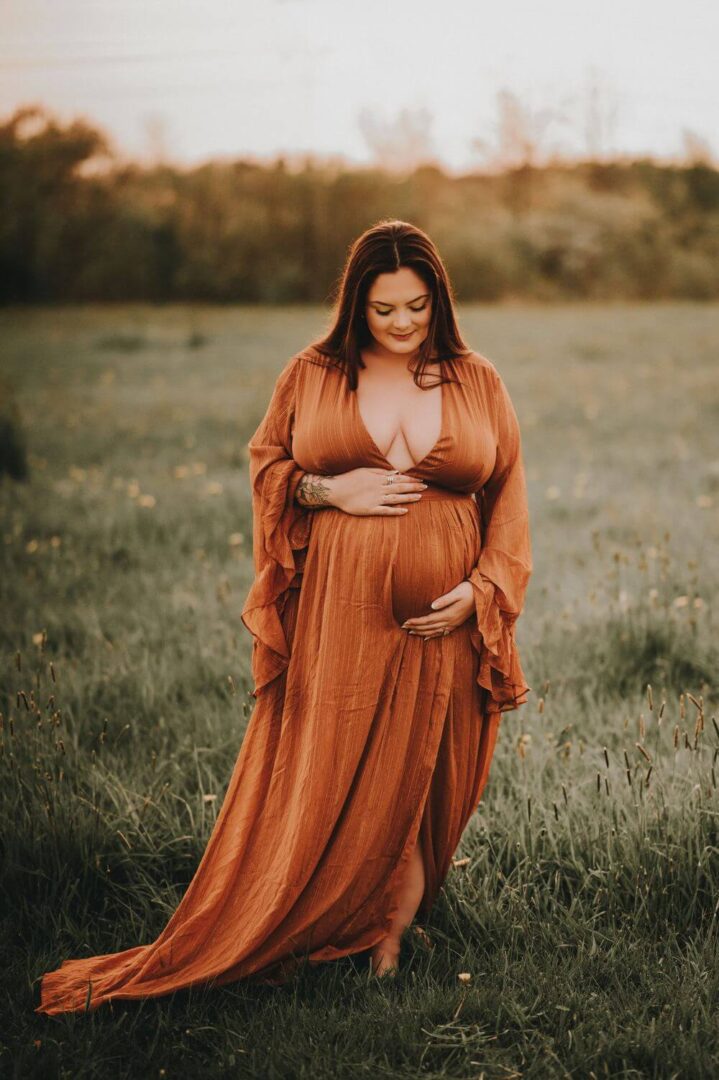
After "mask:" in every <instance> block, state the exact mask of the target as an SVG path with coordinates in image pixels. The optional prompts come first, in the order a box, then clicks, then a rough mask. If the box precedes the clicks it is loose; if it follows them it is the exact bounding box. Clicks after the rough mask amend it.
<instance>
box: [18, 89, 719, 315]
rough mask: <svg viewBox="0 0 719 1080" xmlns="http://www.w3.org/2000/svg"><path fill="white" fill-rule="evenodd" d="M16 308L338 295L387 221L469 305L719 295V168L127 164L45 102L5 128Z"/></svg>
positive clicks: (89, 128)
mask: <svg viewBox="0 0 719 1080" xmlns="http://www.w3.org/2000/svg"><path fill="white" fill-rule="evenodd" d="M0 199H1V200H2V215H0V302H2V303H5V304H7V303H18V302H20V303H32V302H80V301H108V300H110V301H112V300H149V301H156V302H158V301H182V300H205V301H217V302H250V303H294V302H315V303H316V302H320V303H323V302H328V301H330V300H331V298H332V295H333V289H334V286H335V284H336V281H337V278H338V275H339V272H340V270H341V268H342V265H343V263H344V260H345V258H346V254H347V249H348V247H349V245H350V244H351V242H352V241H353V239H354V238H355V237H356V236H357V235H359V234H360V233H361V232H362V231H363V230H364V229H365V228H367V226H368V225H370V224H373V223H374V222H375V221H377V220H379V219H381V218H383V217H396V218H402V219H404V220H408V221H412V222H414V223H415V224H417V225H419V226H420V227H421V228H423V229H425V230H426V231H427V232H428V233H429V234H430V235H431V236H432V238H433V239H434V240H435V242H436V243H437V244H438V246H439V249H440V251H441V253H442V256H443V258H444V260H445V263H446V265H447V268H448V270H449V273H450V276H451V279H452V281H453V284H454V287H455V291H456V294H457V298H458V300H460V301H470V300H500V299H506V298H531V299H536V300H555V299H571V298H620V297H621V298H624V299H641V298H647V299H650V298H651V299H657V298H680V297H684V298H692V299H713V298H716V297H717V296H719V171H718V170H717V169H715V168H714V167H713V165H712V164H710V163H707V162H705V161H696V162H693V163H692V162H688V163H685V164H681V165H666V164H660V163H658V162H655V161H653V160H652V159H651V158H643V159H638V160H615V161H606V160H602V161H596V160H584V161H581V162H577V163H573V164H567V163H556V164H549V165H544V166H542V167H537V166H534V165H531V164H529V163H526V164H524V165H522V166H520V167H516V168H508V169H506V170H504V171H503V172H499V173H485V172H470V173H466V174H464V175H461V176H451V175H448V174H446V173H445V172H443V171H442V169H441V168H440V167H439V166H437V165H422V166H419V167H417V168H415V169H413V170H411V171H407V172H406V173H404V174H397V173H396V172H390V171H387V170H384V169H382V168H379V167H371V168H370V167H368V168H357V167H352V168H350V167H349V166H342V165H338V164H336V163H326V162H322V161H318V160H315V159H313V158H311V157H307V158H306V159H305V160H304V161H303V162H302V164H301V166H300V167H292V168H291V167H290V166H289V165H288V163H287V161H286V160H285V159H284V158H283V157H281V156H279V157H278V158H277V159H276V160H275V161H272V162H269V163H267V162H265V163H259V162H257V161H252V160H246V159H242V158H240V159H237V160H235V161H231V162H225V161H222V162H219V161H218V162H209V163H207V164H203V165H200V166H195V167H190V168H181V167H179V166H176V165H169V164H155V165H152V166H148V165H142V164H140V163H137V162H135V163H133V162H130V163H128V162H126V161H123V160H120V159H119V158H117V157H116V156H115V155H114V154H113V152H112V150H111V149H110V144H109V141H108V138H107V136H106V135H105V133H103V132H102V131H101V130H100V129H99V128H98V127H97V126H95V125H93V124H92V123H90V122H88V121H81V120H78V121H74V122H69V123H65V124H62V123H59V122H58V121H57V120H55V119H54V118H53V117H52V116H51V115H50V114H49V113H48V112H47V111H45V110H44V109H42V108H41V107H27V108H22V109H18V110H17V111H16V112H15V113H14V114H13V115H12V116H10V117H9V118H8V119H7V120H5V121H4V122H3V123H2V124H1V125H0Z"/></svg>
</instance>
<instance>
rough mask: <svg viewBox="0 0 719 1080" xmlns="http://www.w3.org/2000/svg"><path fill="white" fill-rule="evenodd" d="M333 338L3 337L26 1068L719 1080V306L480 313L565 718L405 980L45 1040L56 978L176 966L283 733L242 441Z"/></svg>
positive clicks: (519, 723)
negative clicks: (318, 344) (215, 840)
mask: <svg viewBox="0 0 719 1080" xmlns="http://www.w3.org/2000/svg"><path fill="white" fill-rule="evenodd" d="M321 318H322V313H321V312H317V311H316V310H315V311H312V310H311V309H310V310H300V309H296V310H286V311H281V312H279V313H278V312H272V313H270V314H268V313H265V312H264V311H263V310H262V309H245V310H236V311H225V312H218V311H214V310H211V309H197V310H195V311H194V312H190V313H188V312H186V311H184V310H175V309H165V310H159V311H153V310H151V309H146V308H136V309H133V308H118V309H113V310H102V309H101V310H83V309H77V310H75V311H72V310H69V311H68V310H66V311H63V312H52V311H47V312H41V313H39V314H34V315H30V314H29V313H22V312H6V313H4V314H3V315H2V316H1V317H0V323H1V324H2V330H3V332H4V337H5V355H6V357H8V363H7V364H6V368H7V376H8V378H9V379H10V380H11V382H12V383H13V385H14V391H15V393H16V395H17V398H18V402H19V406H20V408H21V410H22V412H23V415H24V416H25V417H26V418H27V429H28V432H29V444H30V445H29V454H28V460H29V464H30V478H29V483H28V484H23V485H20V484H13V483H10V482H9V481H5V482H4V484H3V486H2V487H0V513H1V516H2V533H1V534H0V539H1V540H2V543H0V572H1V581H2V610H3V619H2V626H1V627H0V633H1V634H2V641H3V655H2V662H1V663H0V694H1V697H0V712H1V713H2V732H1V733H0V740H1V742H0V807H1V808H2V819H1V820H2V825H1V826H0V830H1V832H0V836H1V837H2V849H3V861H2V872H1V876H0V910H1V911H2V916H1V917H0V927H1V932H0V957H1V959H2V970H3V972H4V984H3V994H4V999H5V1009H4V1012H5V1015H4V1017H3V1021H2V1025H1V1026H0V1064H2V1067H3V1073H4V1075H8V1076H17V1077H25V1076H34V1075H38V1076H45V1075H48V1076H50V1075H51V1076H56V1075H57V1076H72V1077H82V1076H104V1075H106V1074H108V1073H110V1072H112V1073H113V1074H115V1075H118V1076H128V1077H138V1076H141V1077H145V1076H152V1077H155V1076H157V1077H159V1076H167V1077H169V1076H172V1075H179V1076H183V1077H186V1076H188V1077H192V1076H208V1075H210V1076H214V1075H223V1076H224V1075H230V1076H248V1077H250V1076H253V1077H254V1076H263V1077H264V1076H268V1077H280V1076H281V1077H302V1076H309V1075H312V1076H319V1077H324V1076H327V1077H330V1076H332V1077H335V1076H343V1077H344V1076H352V1077H354V1076H373V1077H374V1076H406V1077H415V1076H418V1075H422V1076H430V1077H432V1076H436V1077H440V1076H455V1077H468V1076H477V1077H479V1076H482V1075H484V1076H485V1077H500V1076H501V1077H511V1076H516V1077H519V1076H523V1077H525V1076H529V1077H547V1076H561V1077H569V1076H572V1077H574V1076H581V1077H585V1076H586V1077H606V1076H617V1077H619V1076H621V1077H635V1076H636V1077H640V1076H642V1077H643V1076H647V1077H649V1076H651V1077H655V1076H656V1077H659V1076H667V1077H669V1076H672V1077H692V1078H693V1077H704V1076H706V1077H710V1076H713V1075H715V1074H716V1072H717V1067H718V1065H719V1046H718V1044H719V1040H718V1039H717V1031H716V1006H717V1001H718V994H717V990H718V983H719V974H718V972H719V965H718V964H717V959H718V956H717V952H718V950H717V913H718V911H719V904H718V901H719V888H718V886H719V861H718V860H717V850H718V848H719V842H718V836H717V821H718V814H719V799H718V797H717V774H718V772H719V761H718V760H717V758H718V757H719V728H718V727H717V724H718V723H719V719H718V717H717V677H716V676H717V660H718V655H717V654H718V651H719V646H718V645H717V642H718V641H719V638H717V632H716V631H717V627H716V617H715V597H716V591H717V586H716V582H717V572H716V571H717V565H716V560H717V553H716V547H715V544H714V542H713V538H714V537H715V536H716V533H717V516H718V515H717V506H718V505H719V502H718V500H719V491H718V489H719V467H718V466H717V461H716V458H715V455H716V446H715V444H714V442H713V435H712V432H713V430H714V428H713V427H712V424H713V422H714V421H715V419H716V416H717V410H718V408H719V400H718V399H717V396H716V387H715V385H714V379H713V374H712V372H713V368H712V363H713V355H714V351H715V343H716V340H717V327H718V326H719V313H718V312H717V310H716V309H715V308H707V307H703V308H701V309H700V308H692V307H691V306H688V305H676V306H673V307H671V308H661V307H647V308H632V307H626V308H621V309H610V308H592V309H586V310H579V311H577V310H576V309H573V310H568V309H561V308H559V309H553V310H541V311H536V310H534V311H532V310H522V309H516V310H513V311H512V312H511V313H510V312H507V311H504V312H501V311H499V312H498V311H484V310H481V309H469V310H467V311H466V312H465V313H463V326H464V327H465V329H466V332H467V335H468V337H469V338H470V340H471V341H472V342H473V344H474V345H475V347H476V348H478V349H480V351H482V352H485V354H487V355H489V356H490V357H492V358H493V359H494V360H495V362H496V363H497V364H498V366H499V367H500V369H501V370H502V372H503V374H504V375H505V377H506V379H507V382H508V385H509V386H510V390H511V392H512V396H513V399H514V400H515V403H516V406H517V411H518V414H519V416H520V422H521V423H522V428H523V436H524V446H525V457H526V461H527V471H528V479H529V485H530V499H531V504H532V505H531V511H532V526H533V543H534V551H535V573H534V577H533V581H532V584H531V585H530V594H529V597H528V603H527V608H526V610H525V614H524V616H523V619H522V622H521V623H520V630H519V640H520V646H521V648H522V654H523V659H524V660H525V670H526V672H527V675H528V678H529V682H530V685H531V686H532V688H533V693H532V695H531V696H530V703H529V704H528V705H526V706H525V707H523V708H522V709H521V710H519V711H517V712H514V713H508V714H505V716H504V718H503V720H502V727H501V731H500V738H499V742H498V746H497V751H496V754H495V759H494V762H493V765H492V771H491V775H490V781H489V784H488V786H487V789H486V791H485V795H484V798H483V800H482V803H481V804H480V807H479V810H478V812H477V813H476V814H475V815H474V817H473V819H472V822H471V823H470V825H469V827H468V829H467V831H466V833H465V835H464V837H463V840H462V844H461V846H460V849H459V850H458V852H457V854H456V858H455V861H454V865H453V867H452V869H451V870H450V874H449V877H448V880H447V883H446V886H445V888H444V890H443V892H442V894H441V895H440V898H439V900H438V903H437V904H436V905H435V908H434V910H433V912H432V914H431V917H430V919H429V921H428V923H427V924H425V925H424V927H423V929H424V930H425V932H426V935H428V937H427V938H425V937H423V936H422V935H420V934H419V933H416V932H415V933H409V934H407V935H406V939H405V941H404V942H403V954H402V973H401V975H400V977H399V979H398V980H396V981H395V982H394V983H388V982H387V981H386V980H384V981H378V980H372V979H370V978H368V972H367V969H366V967H365V958H362V957H354V958H348V959H346V960H343V961H340V962H338V963H336V964H328V965H321V966H318V967H317V968H314V969H312V968H308V969H306V970H303V971H301V972H300V974H299V976H298V977H297V978H296V979H295V980H294V981H293V982H292V983H290V984H289V985H288V986H286V987H282V988H275V989H272V988H268V987H257V986H252V985H250V984H248V983H237V984H235V985H233V986H228V987H221V988H212V987H202V988H199V989H198V988H195V989H193V990H188V991H182V992H179V993H177V994H175V995H173V996H172V997H167V998H158V999H150V1000H148V1001H145V1002H140V1003H121V1002H118V1003H114V1004H112V1005H109V1006H108V1007H107V1008H106V1009H101V1010H98V1012H97V1013H93V1014H90V1015H88V1016H83V1015H80V1014H78V1015H68V1016H65V1017H57V1018H47V1017H42V1016H40V1015H37V1014H35V1013H34V1012H33V1008H34V1004H35V1003H36V1001H37V980H38V979H39V976H40V974H41V973H42V972H43V971H46V970H48V969H49V968H51V967H55V966H58V965H59V963H60V962H61V961H62V960H63V959H65V958H67V957H70V956H79V955H91V954H94V953H99V952H111V951H114V950H118V949H122V948H126V947H130V946H132V945H135V944H140V943H143V942H148V941H151V940H152V939H153V938H154V937H155V936H156V935H157V934H158V933H159V931H160V930H161V929H162V927H163V926H164V924H165V922H166V921H167V919H168V918H169V916H170V914H171V913H172V911H173V910H174V908H175V906H176V904H177V902H178V900H179V898H180V897H181V896H182V893H183V891H184V888H185V887H186V885H187V883H188V882H189V880H190V879H191V877H192V874H193V872H194V868H195V867H196V865H197V862H198V861H199V858H200V856H201V854H202V851H203V850H204V845H205V843H206V840H207V837H208V836H209V833H210V831H211V828H212V825H213V822H214V820H215V816H216V813H217V811H218V809H219V806H220V805H221V802H222V797H223V793H224V790H225V785H226V783H227V780H228V778H229V774H230V770H231V767H232V764H233V762H234V759H235V756H236V753H237V750H238V748H239V745H240V743H241V738H242V733H243V731H244V728H245V725H246V722H247V719H248V717H249V715H250V710H251V698H250V696H249V693H248V690H249V685H250V684H249V640H248V635H247V634H246V633H244V631H243V630H242V627H241V624H240V620H239V611H240V608H241V604H242V599H243V596H244V592H245V590H246V588H247V586H248V584H249V581H250V577H251V572H252V569H251V518H250V509H249V492H248V490H247V475H246V466H247V459H246V452H245V445H246V440H247V437H248V435H249V434H250V432H251V431H252V430H253V427H254V425H255V424H256V422H257V420H258V419H259V416H260V415H261V412H262V410H263V408H264V406H265V404H266V401H267V397H268V394H269V390H270V388H271V384H272V380H273V377H274V375H275V373H276V371H277V370H278V369H279V367H280V366H281V364H282V363H283V360H284V359H285V358H286V357H287V356H289V355H290V353H291V352H293V351H295V349H296V348H298V347H299V346H300V345H301V344H302V343H303V341H305V340H307V339H308V338H309V336H310V335H311V334H312V333H313V332H315V331H316V329H317V328H318V327H319V325H320V322H321ZM189 320H192V322H193V332H197V333H198V334H201V335H202V337H203V339H204V344H202V345H201V346H197V345H196V344H195V345H192V344H190V343H189V340H188V339H189V331H188V325H189ZM133 335H136V336H137V335H139V336H141V337H142V339H143V342H144V344H143V347H142V348H133V350H132V352H128V350H127V349H125V348H124V347H122V346H120V345H118V346H117V348H115V346H113V345H112V342H113V341H115V342H118V341H120V342H121V341H124V340H127V339H129V338H130V337H132V336H133ZM108 342H110V344H109V345H108ZM686 357H691V362H687V361H686V359H684V362H683V363H681V364H680V363H679V359H680V358H686Z"/></svg>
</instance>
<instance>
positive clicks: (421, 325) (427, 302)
mask: <svg viewBox="0 0 719 1080" xmlns="http://www.w3.org/2000/svg"><path fill="white" fill-rule="evenodd" d="M365 317H366V319H367V326H368V327H369V330H370V333H371V334H372V336H373V337H374V338H375V340H376V341H377V342H378V343H379V344H380V345H383V346H384V347H385V349H388V350H389V351H390V352H395V353H413V352H414V351H415V349H417V348H419V346H420V345H421V343H422V342H423V341H424V339H425V338H426V337H427V333H428V330H429V323H430V319H431V317H432V293H431V292H430V290H429V289H428V287H427V286H426V285H425V283H424V281H423V280H422V278H421V277H419V275H418V274H416V273H415V272H414V270H412V269H411V268H410V267H409V266H401V267H400V268H399V270H396V271H395V272H394V273H392V274H379V275H378V276H377V277H376V278H375V280H374V282H373V283H372V285H371V286H370V290H369V292H368V293H367V303H366V306H365Z"/></svg>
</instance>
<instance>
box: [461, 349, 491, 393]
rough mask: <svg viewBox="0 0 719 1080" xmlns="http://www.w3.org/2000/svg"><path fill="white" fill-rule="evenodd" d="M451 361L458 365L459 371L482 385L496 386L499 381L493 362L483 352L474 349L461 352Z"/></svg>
mask: <svg viewBox="0 0 719 1080" xmlns="http://www.w3.org/2000/svg"><path fill="white" fill-rule="evenodd" d="M453 362H454V363H455V364H457V365H458V366H459V370H460V371H461V372H463V373H464V374H467V375H468V376H469V377H471V378H474V380H475V381H476V382H479V383H481V384H482V385H485V386H486V385H492V386H496V385H497V383H498V382H501V375H500V374H499V371H498V370H497V367H496V365H495V364H494V362H493V361H492V360H490V359H489V357H488V356H485V355H484V354H483V353H480V352H477V350H476V349H470V350H469V352H466V353H462V355H461V356H458V357H457V358H456V359H455V360H454V361H453Z"/></svg>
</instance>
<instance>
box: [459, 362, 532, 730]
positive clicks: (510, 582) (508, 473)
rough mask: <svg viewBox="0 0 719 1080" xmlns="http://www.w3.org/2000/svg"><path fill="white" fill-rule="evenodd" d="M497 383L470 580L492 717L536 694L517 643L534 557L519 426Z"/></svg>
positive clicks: (475, 637)
mask: <svg viewBox="0 0 719 1080" xmlns="http://www.w3.org/2000/svg"><path fill="white" fill-rule="evenodd" d="M493 380H494V391H493V394H492V399H493V402H494V414H495V424H496V427H495V431H496V449H497V457H496V462H495V466H494V469H493V471H492V475H491V476H490V477H489V479H488V480H487V481H486V483H485V484H484V487H483V488H482V489H481V490H480V491H479V492H477V493H476V494H475V498H476V500H477V503H478V506H479V511H480V519H481V533H482V541H481V542H482V548H481V554H480V557H479V562H478V563H477V565H476V566H475V567H474V569H473V570H472V572H471V573H470V575H469V577H468V579H467V580H468V581H470V582H471V583H472V586H473V588H474V600H475V612H474V615H473V616H471V618H472V624H471V626H470V638H471V641H472V645H473V646H474V648H475V649H476V650H477V652H478V654H479V672H478V675H477V683H478V684H479V685H480V686H482V687H484V688H485V689H486V690H487V691H488V692H489V697H488V704H487V709H488V711H489V712H509V711H510V710H512V709H516V708H518V707H519V706H520V705H523V704H525V703H526V699H527V694H528V693H530V692H531V687H529V686H527V684H526V680H525V678H524V673H523V671H522V666H521V662H520V657H519V651H518V649H517V645H516V642H515V623H516V621H517V619H518V617H519V615H520V613H521V611H522V607H523V604H524V597H525V593H526V590H527V584H528V582H529V578H530V575H531V573H532V553H531V540H530V530H529V508H528V503H527V485H526V478H525V472H524V463H523V458H522V441H521V435H520V430H519V423H518V420H517V415H516V412H515V410H514V406H513V405H512V401H511V399H510V397H509V393H508V391H507V388H506V386H505V385H504V382H503V381H502V378H501V376H500V375H499V373H498V372H497V371H495V372H494V374H493Z"/></svg>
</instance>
